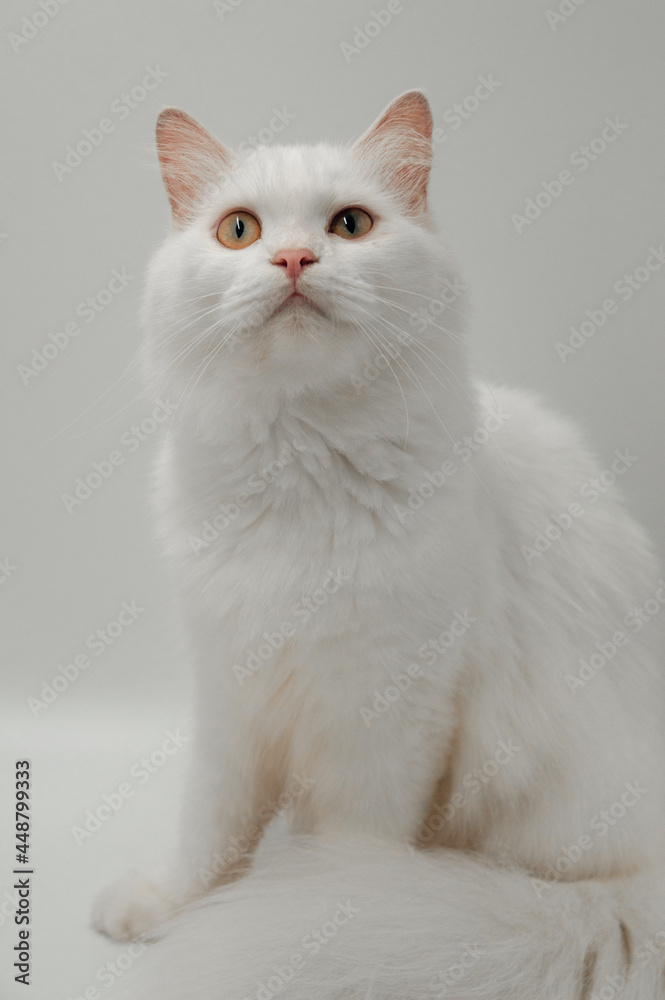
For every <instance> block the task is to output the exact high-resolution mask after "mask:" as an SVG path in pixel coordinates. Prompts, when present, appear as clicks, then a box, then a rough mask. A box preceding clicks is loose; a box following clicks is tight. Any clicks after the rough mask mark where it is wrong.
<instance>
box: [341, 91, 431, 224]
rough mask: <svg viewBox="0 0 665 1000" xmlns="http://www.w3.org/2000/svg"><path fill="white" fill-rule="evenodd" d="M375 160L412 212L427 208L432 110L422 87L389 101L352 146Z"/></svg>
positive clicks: (375, 163) (389, 186) (367, 158)
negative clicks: (421, 89) (381, 112)
mask: <svg viewBox="0 0 665 1000" xmlns="http://www.w3.org/2000/svg"><path fill="white" fill-rule="evenodd" d="M353 148H354V151H355V152H357V153H358V154H360V155H361V156H362V157H363V159H366V160H368V161H373V162H374V165H375V168H376V169H378V172H379V174H380V176H381V177H382V179H383V182H384V183H385V184H386V185H387V186H388V188H390V189H391V190H392V191H394V192H395V194H397V196H398V197H399V198H400V200H401V201H402V203H403V204H404V205H405V206H406V210H407V211H408V212H409V213H410V214H414V215H416V214H419V213H421V212H424V211H425V210H426V208H427V182H428V180H429V172H430V168H431V166H432V113H431V111H430V107H429V103H428V101H427V98H426V97H425V95H424V94H423V93H422V91H420V90H408V91H407V92H406V94H402V95H401V97H397V98H396V99H395V100H394V101H393V102H392V104H389V105H388V107H387V108H386V110H385V111H384V112H383V114H382V115H380V116H379V118H377V120H376V121H375V122H374V124H373V125H372V126H371V127H370V128H369V129H368V130H367V132H365V134H364V135H363V136H361V138H360V139H358V141H357V142H356V144H355V146H354V147H353Z"/></svg>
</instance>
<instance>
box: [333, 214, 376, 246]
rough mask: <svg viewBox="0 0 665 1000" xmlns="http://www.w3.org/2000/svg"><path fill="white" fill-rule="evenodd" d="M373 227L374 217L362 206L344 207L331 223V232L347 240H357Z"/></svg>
mask: <svg viewBox="0 0 665 1000" xmlns="http://www.w3.org/2000/svg"><path fill="white" fill-rule="evenodd" d="M371 228H372V217H371V215H368V214H367V212H365V211H364V210H363V209H362V208H343V209H342V211H341V212H338V213H337V215H336V216H335V218H334V219H333V220H332V222H331V223H330V232H331V233H334V234H335V236H343V237H344V239H345V240H357V239H359V238H360V237H361V236H364V235H365V234H366V233H368V232H369V231H370V229H371Z"/></svg>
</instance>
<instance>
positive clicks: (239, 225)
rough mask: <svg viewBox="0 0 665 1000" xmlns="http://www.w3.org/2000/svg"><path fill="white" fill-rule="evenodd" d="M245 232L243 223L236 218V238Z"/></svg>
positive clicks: (239, 237)
mask: <svg viewBox="0 0 665 1000" xmlns="http://www.w3.org/2000/svg"><path fill="white" fill-rule="evenodd" d="M244 232H245V223H244V222H243V221H242V219H236V236H237V237H238V239H241V238H242V234H243V233H244Z"/></svg>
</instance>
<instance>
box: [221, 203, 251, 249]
mask: <svg viewBox="0 0 665 1000" xmlns="http://www.w3.org/2000/svg"><path fill="white" fill-rule="evenodd" d="M260 235H261V226H260V225H259V222H258V219H255V218H254V216H253V215H250V214H249V212H229V214H228V215H227V216H225V218H223V219H222V221H221V222H220V224H219V225H218V227H217V239H218V240H219V242H220V243H221V244H222V246H225V247H229V248H230V249H231V250H244V248H245V247H248V246H250V244H252V243H256V241H257V240H258V238H259V236H260Z"/></svg>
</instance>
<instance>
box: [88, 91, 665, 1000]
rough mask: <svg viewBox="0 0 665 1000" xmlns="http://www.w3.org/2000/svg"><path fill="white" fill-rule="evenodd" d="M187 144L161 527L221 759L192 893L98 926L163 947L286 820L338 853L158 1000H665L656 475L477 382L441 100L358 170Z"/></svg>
mask: <svg viewBox="0 0 665 1000" xmlns="http://www.w3.org/2000/svg"><path fill="white" fill-rule="evenodd" d="M157 141H158V149H159V156H160V161H161V166H162V172H163V177H164V182H165V185H166V188H167V191H168V194H169V198H170V201H171V206H172V209H173V221H174V228H173V231H172V233H171V234H170V235H169V236H168V238H167V239H166V241H165V243H164V245H163V246H162V248H161V249H160V250H159V251H158V252H157V254H156V256H155V258H154V260H153V262H152V265H151V269H150V275H149V282H148V290H147V297H146V303H145V322H146V326H147V331H148V338H147V349H146V363H147V370H148V373H149V378H150V384H151V387H152V389H153V391H154V392H155V394H157V395H159V396H162V397H164V396H167V397H168V398H169V399H171V400H177V401H178V409H177V416H176V418H175V420H174V423H173V426H172V428H171V432H170V434H169V436H168V441H167V443H166V445H165V447H164V451H163V454H162V456H161V460H160V463H159V467H158V487H157V500H158V506H159V510H160V517H161V525H162V533H163V537H164V542H165V547H166V551H167V553H168V555H169V557H170V560H171V563H172V567H173V573H174V577H175V580H176V583H177V587H178V591H179V594H180V603H181V607H182V612H183V616H184V619H185V621H186V624H187V633H188V639H189V647H190V650H191V657H192V660H193V662H194V664H195V666H196V670H197V676H198V690H199V709H198V713H199V718H198V732H197V740H196V754H195V756H196V760H195V762H194V765H193V769H192V775H191V781H190V782H189V785H188V792H187V800H186V802H185V803H184V807H183V810H182V835H181V849H180V853H179V857H178V859H177V863H176V864H175V865H174V869H173V873H172V875H171V877H170V878H169V879H168V880H167V881H166V883H165V884H163V885H154V884H153V883H152V882H150V881H148V880H147V879H144V878H142V877H141V878H139V877H129V878H126V879H125V880H123V881H122V882H121V883H120V884H119V885H118V886H116V887H114V888H112V889H111V890H108V891H107V892H106V893H105V895H104V896H103V897H102V898H101V899H100V901H99V903H98V905H97V908H96V914H95V925H96V926H97V928H98V929H100V930H102V931H104V932H106V933H108V934H110V935H112V936H114V937H118V938H122V937H127V936H132V935H135V934H139V933H141V932H144V931H146V930H148V929H149V928H150V927H152V926H154V925H155V924H157V923H159V922H160V921H162V920H163V919H164V918H165V917H167V916H168V915H169V914H171V913H172V912H173V911H175V910H177V909H179V908H181V907H182V906H183V905H184V904H186V903H188V902H191V901H193V900H196V899H197V897H200V896H203V895H204V893H206V892H208V891H209V890H211V889H214V888H215V887H216V886H220V885H222V884H224V883H227V882H230V881H232V880H234V879H236V878H237V877H238V876H239V875H242V874H244V872H245V870H246V869H248V868H249V867H250V866H251V854H252V851H253V850H254V848H255V847H256V845H257V844H258V842H259V841H260V839H261V836H262V833H263V830H264V828H265V826H266V825H267V823H268V822H269V821H270V819H271V818H272V817H273V816H274V814H275V811H276V810H277V809H278V808H280V807H284V809H285V810H286V811H287V812H288V814H289V818H290V823H291V829H292V831H293V832H294V833H297V834H303V835H307V836H306V837H304V838H295V839H292V840H291V841H290V842H287V843H286V844H285V845H284V846H283V847H282V848H281V849H279V850H278V852H277V855H276V856H272V855H270V854H269V853H268V855H267V857H266V858H263V859H262V860H261V863H260V864H259V866H258V869H257V870H256V871H254V872H253V873H251V874H249V875H246V876H245V877H244V878H243V879H242V880H241V881H238V882H237V884H235V885H229V886H227V887H226V888H224V889H222V890H221V891H218V892H216V893H214V894H213V895H212V896H211V897H209V898H208V902H207V903H205V904H204V903H198V904H195V905H194V906H193V908H192V909H191V910H190V911H189V912H188V913H185V915H184V916H181V917H179V918H178V921H179V923H177V924H176V925H175V926H174V928H173V929H171V930H169V931H167V938H166V940H165V941H164V942H163V943H160V944H156V945H154V947H153V948H152V949H151V951H150V955H149V956H148V957H146V958H145V959H142V960H141V963H137V966H138V967H137V978H136V980H135V981H134V983H133V985H131V984H130V983H129V982H128V984H127V986H126V988H127V989H128V990H130V992H128V993H127V996H131V997H136V998H139V997H140V998H148V997H150V998H155V1000H157V998H159V1000H176V998H183V1000H184V998H187V1000H192V998H209V1000H213V998H221V997H224V998H226V997H229V998H233V997H237V998H238V1000H239V998H241V997H247V998H249V997H252V998H254V997H257V998H259V1000H269V998H270V997H272V996H273V995H275V994H276V993H280V995H282V996H285V997H289V998H292V1000H295V998H301V997H302V998H308V1000H312V998H330V1000H332V998H340V1000H341V998H342V997H345V998H346V997H354V998H355V997H361V998H363V997H368V998H369V997H377V998H378V997H381V998H395V1000H397V998H400V1000H406V998H413V1000H415V998H424V997H443V996H449V997H457V998H460V1000H462V998H465V1000H466V998H470V997H475V998H479V1000H480V998H483V1000H485V998H486V1000H496V998H499V997H500V998H503V997H505V998H508V997H510V998H534V1000H535V998H538V1000H574V998H578V997H579V998H580V1000H582V998H589V997H594V996H595V997H601V998H606V997H609V998H611V997H613V996H616V995H618V994H619V992H621V991H622V990H623V992H621V996H622V997H631V998H632V997H635V998H639V1000H646V998H655V997H662V996H665V993H664V992H663V980H662V977H661V971H662V968H663V965H664V964H665V963H664V962H663V958H662V957H661V956H665V879H664V878H663V875H662V871H663V869H662V867H661V860H660V857H659V855H660V854H661V853H662V852H661V847H662V835H663V827H664V824H665V796H664V794H663V790H664V782H663V780H662V771H663V761H664V760H665V746H664V744H665V711H664V710H665V699H664V697H663V694H664V692H663V670H662V630H661V627H660V619H659V618H658V617H657V616H656V615H655V611H654V609H658V608H659V607H660V603H662V601H665V583H663V581H662V579H659V576H658V570H657V569H656V567H655V565H654V562H653V560H652V557H651V555H650V551H649V546H648V544H647V542H646V540H645V537H644V535H643V533H642V531H641V530H640V529H639V528H638V527H637V526H636V525H635V524H634V522H633V521H632V520H631V519H630V517H628V516H627V514H626V513H625V511H624V508H623V506H622V502H621V498H620V496H619V491H618V488H617V487H616V485H614V481H615V480H616V478H617V477H618V476H620V475H621V473H622V472H624V471H626V469H628V468H629V467H630V465H631V464H632V462H633V461H634V459H635V456H633V455H632V454H631V452H630V451H621V450H619V451H617V453H616V454H615V456H612V459H611V460H610V463H609V464H608V468H607V469H606V470H603V469H602V467H601V466H600V465H599V463H597V462H596V461H595V459H594V458H592V457H591V455H590V454H589V452H588V451H587V450H586V448H585V447H584V445H583V444H582V443H581V441H580V438H579V436H578V434H577V432H576V431H575V429H574V428H573V427H571V426H570V425H569V424H568V423H567V422H566V421H564V420H562V419H560V418H559V417H557V416H555V415H553V414H552V413H551V412H549V411H548V410H547V409H545V408H543V407H542V406H541V405H540V403H539V402H538V401H537V400H535V399H534V398H533V397H532V396H530V395H527V394H525V393H522V392H514V391H508V390H505V389H498V388H497V389H495V390H493V391H492V390H490V389H488V388H486V387H483V386H481V385H479V384H477V383H476V382H475V381H473V380H472V378H471V377H470V375H469V372H468V366H467V360H466V357H467V355H466V349H465V344H464V336H463V323H462V322H461V317H462V315H463V313H464V312H465V304H464V295H463V289H464V286H463V284H462V283H461V282H460V281H459V278H457V277H456V275H455V273H454V270H453V268H452V264H451V260H450V257H449V255H448V254H447V253H446V251H445V250H444V249H443V248H442V245H441V243H440V242H439V238H438V236H437V234H436V232H435V229H434V226H433V223H432V221H431V219H430V217H429V215H428V212H427V186H428V177H429V170H430V160H431V115H430V111H429V106H428V104H427V101H426V99H425V97H424V96H423V95H422V94H421V93H420V92H416V91H412V92H409V93H407V94H404V95H403V96H402V97H400V98H398V99H397V100H396V101H395V102H393V104H391V105H390V106H389V108H388V109H387V110H386V111H385V112H384V114H383V115H382V116H381V117H380V118H379V119H378V121H377V122H376V123H375V124H374V125H373V126H372V127H371V128H370V129H369V131H368V132H367V133H366V134H365V135H364V136H363V137H362V138H361V139H360V140H359V141H358V142H356V143H355V145H353V146H351V147H340V146H332V145H319V146H294V147H277V146H272V147H270V148H259V149H257V150H254V151H252V152H250V153H245V154H242V155H239V154H234V153H232V152H231V151H229V150H227V149H226V148H224V147H223V146H221V145H220V144H219V143H218V142H217V141H216V140H215V139H213V138H212V137H211V136H210V135H209V134H208V133H207V132H205V131H204V130H203V129H202V128H201V126H199V125H198V124H197V123H196V122H194V121H193V120H192V119H191V118H189V117H188V116H187V115H185V114H184V113H183V112H181V111H177V110H175V109H168V110H166V111H164V112H162V114H161V115H160V117H159V121H158V126H157ZM516 294H519V290H518V289H516ZM621 444H622V446H623V444H625V443H624V442H622V443H621ZM598 477H600V478H598ZM649 602H650V603H649ZM645 605H646V610H643V611H640V610H639V609H643V608H644V607H645ZM649 608H651V611H649ZM661 617H664V618H665V616H661ZM408 845H413V846H411V847H410V846H408ZM414 847H416V848H418V847H420V848H423V847H437V848H438V850H436V851H434V852H424V851H422V850H417V849H416V850H414ZM441 848H445V850H441ZM460 849H462V850H460ZM471 851H472V852H476V854H477V856H475V857H474V856H472V855H471V854H470V853H468V852H471ZM465 852H466V853H465ZM347 924H348V925H349V926H348V927H347V926H346V925H347ZM317 935H318V937H317ZM659 935H660V936H659ZM316 944H318V948H316V947H315V945H316ZM294 956H299V960H296V959H295V958H294ZM280 977H281V978H280ZM271 978H272V986H271V985H270V983H269V981H270V980H271ZM262 984H263V985H262ZM280 984H281V985H280ZM262 989H263V993H261V990H262ZM603 990H605V992H603ZM608 990H610V992H609V993H608V992H607V991H608ZM612 990H613V991H614V992H611V991H612ZM266 991H267V992H266Z"/></svg>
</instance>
